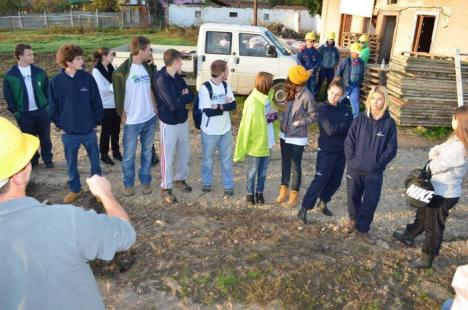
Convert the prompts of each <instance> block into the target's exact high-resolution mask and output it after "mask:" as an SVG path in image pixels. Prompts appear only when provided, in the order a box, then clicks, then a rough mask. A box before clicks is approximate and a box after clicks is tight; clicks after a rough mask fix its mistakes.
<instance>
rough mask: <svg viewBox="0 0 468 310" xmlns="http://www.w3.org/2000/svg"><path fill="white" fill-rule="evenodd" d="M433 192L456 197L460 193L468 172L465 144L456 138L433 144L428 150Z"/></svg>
mask: <svg viewBox="0 0 468 310" xmlns="http://www.w3.org/2000/svg"><path fill="white" fill-rule="evenodd" d="M429 159H431V162H430V164H429V167H430V168H431V172H432V179H431V183H432V185H433V186H434V193H435V194H436V195H439V196H442V197H445V198H458V197H460V196H461V194H462V183H463V177H464V176H465V175H466V173H467V172H468V156H467V154H466V150H465V146H464V145H463V143H462V142H461V141H460V140H459V139H458V138H457V137H455V136H454V137H452V138H450V139H448V140H447V141H446V142H444V143H442V144H440V145H436V146H434V147H433V148H432V149H431V150H430V151H429Z"/></svg>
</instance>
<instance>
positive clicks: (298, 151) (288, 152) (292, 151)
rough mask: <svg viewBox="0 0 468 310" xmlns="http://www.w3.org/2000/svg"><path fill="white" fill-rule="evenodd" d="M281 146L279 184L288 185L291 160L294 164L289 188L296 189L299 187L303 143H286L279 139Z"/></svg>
mask: <svg viewBox="0 0 468 310" xmlns="http://www.w3.org/2000/svg"><path fill="white" fill-rule="evenodd" d="M280 146H281V185H286V186H288V187H289V180H290V178H291V162H292V163H293V164H294V169H293V173H292V175H293V176H292V184H291V190H293V191H298V190H299V188H300V187H301V178H302V168H301V164H302V153H303V152H304V146H303V145H295V144H289V143H286V142H285V141H284V140H283V139H280Z"/></svg>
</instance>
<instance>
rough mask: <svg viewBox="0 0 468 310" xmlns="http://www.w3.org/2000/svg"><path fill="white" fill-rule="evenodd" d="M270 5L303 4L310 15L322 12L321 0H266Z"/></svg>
mask: <svg viewBox="0 0 468 310" xmlns="http://www.w3.org/2000/svg"><path fill="white" fill-rule="evenodd" d="M268 1H269V2H270V4H271V5H272V6H275V5H291V6H305V7H306V8H308V9H309V13H310V15H312V16H314V15H315V14H321V13H322V2H323V0H268Z"/></svg>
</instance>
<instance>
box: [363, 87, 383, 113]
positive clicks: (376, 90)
mask: <svg viewBox="0 0 468 310" xmlns="http://www.w3.org/2000/svg"><path fill="white" fill-rule="evenodd" d="M375 93H377V94H380V95H382V97H383V98H384V102H385V103H384V107H383V112H385V111H386V110H387V109H388V92H387V88H386V87H385V86H382V85H376V86H374V87H372V89H371V91H370V92H369V95H368V96H367V100H366V115H367V116H368V117H370V115H371V112H372V105H371V99H372V96H374V94H375Z"/></svg>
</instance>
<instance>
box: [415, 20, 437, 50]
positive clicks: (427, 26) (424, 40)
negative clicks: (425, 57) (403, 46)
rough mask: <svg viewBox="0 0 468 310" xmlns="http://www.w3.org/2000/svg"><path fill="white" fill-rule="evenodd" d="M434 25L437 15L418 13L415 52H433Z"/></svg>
mask: <svg viewBox="0 0 468 310" xmlns="http://www.w3.org/2000/svg"><path fill="white" fill-rule="evenodd" d="M434 25H435V16H430V15H418V20H417V22H416V30H415V33H414V42H413V52H424V53H430V52H431V44H432V34H433V32H434Z"/></svg>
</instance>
